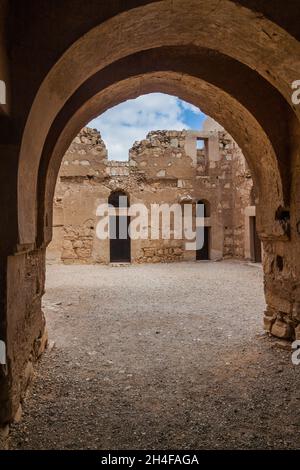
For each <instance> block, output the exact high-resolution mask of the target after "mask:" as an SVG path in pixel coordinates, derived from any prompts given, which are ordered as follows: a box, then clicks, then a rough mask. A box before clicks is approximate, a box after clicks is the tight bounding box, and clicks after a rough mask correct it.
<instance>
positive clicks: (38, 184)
mask: <svg viewBox="0 0 300 470" xmlns="http://www.w3.org/2000/svg"><path fill="white" fill-rule="evenodd" d="M16 3H17V2H15V4H16ZM237 3H238V2H234V1H230V0H224V2H222V5H220V7H219V8H217V9H215V10H214V12H213V14H212V7H211V5H210V3H209V2H204V1H202V2H201V8H199V2H198V0H197V1H195V0H194V1H189V2H188V5H186V9H187V8H188V6H189V11H190V12H191V13H190V14H183V10H182V2H180V1H178V0H166V1H164V2H141V3H140V5H138V2H137V3H135V2H134V3H133V4H132V5H135V8H132V9H129V8H128V11H125V10H126V8H125V7H124V10H122V11H120V9H118V7H114V9H112V11H110V8H109V7H108V10H107V16H104V17H100V18H99V17H97V14H100V13H101V15H102V14H103V11H102V10H103V9H99V8H97V11H96V12H95V14H93V15H91V14H89V15H83V16H82V15H77V16H76V15H75V14H74V11H73V12H72V15H73V16H72V15H71V18H72V17H74V20H75V19H78V24H77V23H76V22H75V21H74V24H73V27H72V28H66V27H61V31H63V34H62V35H61V38H60V41H59V44H58V43H57V42H55V41H54V40H53V41H54V43H52V41H50V40H49V43H48V42H47V41H45V38H47V32H48V34H51V36H49V39H51V38H53V34H52V31H53V27H52V26H51V23H50V20H52V21H54V20H55V22H56V23H57V22H59V21H65V18H66V16H65V15H64V14H63V13H64V10H63V7H62V6H61V4H59V6H57V8H59V9H60V10H59V15H57V16H55V15H53V14H52V13H51V14H50V13H49V12H48V11H46V13H47V14H43V19H44V20H45V23H43V28H42V29H41V27H40V25H39V27H37V25H36V27H32V28H28V30H27V31H26V33H27V34H26V38H25V37H24V38H22V37H17V38H16V40H15V41H14V43H13V45H14V50H13V52H14V55H13V57H15V62H16V63H17V62H18V58H23V57H27V56H26V52H27V54H28V57H30V51H31V49H32V44H36V45H37V49H38V50H37V53H36V54H35V56H36V57H37V58H38V60H39V59H41V60H42V61H43V64H42V63H41V64H39V62H38V61H37V66H36V67H34V68H32V70H30V73H32V79H31V80H30V84H31V85H32V89H31V90H28V86H27V85H28V83H29V80H28V79H24V80H18V83H14V87H13V88H15V87H20V88H16V89H14V90H13V91H14V94H13V96H14V97H18V98H19V99H18V103H19V106H15V107H14V108H15V109H16V110H17V111H18V113H20V114H18V113H17V114H16V115H14V114H13V115H12V117H13V119H12V122H13V123H14V122H15V123H18V126H19V128H17V132H14V134H15V135H16V136H20V137H22V143H21V142H16V145H15V147H14V146H11V145H9V147H8V148H7V155H8V156H9V158H7V159H6V160H7V161H8V162H9V166H8V167H7V170H8V171H7V172H3V175H4V183H5V184H3V185H2V188H1V191H2V192H3V195H4V197H3V201H4V204H3V207H5V208H6V207H7V209H5V210H6V212H5V215H6V218H4V220H7V221H10V222H11V221H13V223H3V224H2V227H1V228H2V230H3V233H4V236H3V237H2V239H3V241H4V243H2V251H3V252H4V254H5V259H4V262H3V263H2V265H3V266H4V267H3V273H4V276H3V279H6V278H7V280H6V281H5V282H4V283H3V285H4V287H3V299H4V300H3V305H5V306H6V305H7V308H6V307H5V313H4V315H3V321H2V323H3V325H4V326H3V329H4V330H5V334H4V335H3V336H4V337H5V338H7V344H8V351H9V352H8V357H9V359H10V364H11V366H10V370H9V374H8V376H7V378H5V379H3V380H2V379H1V388H2V389H3V390H9V391H8V392H4V393H3V396H4V398H3V399H2V400H1V407H0V408H2V409H3V410H4V409H5V413H2V419H1V420H2V421H3V422H7V421H9V420H10V419H11V418H12V416H13V415H14V412H15V411H16V407H17V406H18V397H19V395H20V377H21V375H22V373H23V371H24V370H25V368H26V361H27V358H28V357H30V354H31V353H30V350H31V347H32V344H33V342H34V340H35V338H38V337H39V335H40V334H41V332H42V331H43V328H44V324H43V320H42V314H41V308H40V307H39V305H38V302H37V301H36V298H37V292H38V295H39V296H41V295H42V292H43V281H44V279H43V272H44V266H43V263H44V250H45V246H46V245H47V243H48V242H49V241H50V239H51V231H52V220H51V219H52V200H53V194H54V187H55V182H56V176H57V173H58V168H59V165H60V161H61V158H62V155H63V154H64V152H65V151H66V149H67V147H68V145H69V143H70V141H71V139H72V138H73V137H75V135H76V134H77V132H78V130H79V129H80V128H81V127H82V125H84V123H85V122H87V121H88V120H90V119H91V118H92V117H93V116H96V115H98V114H99V113H101V112H103V110H104V109H107V108H108V107H110V106H113V105H114V104H116V103H117V102H120V101H121V100H124V99H128V97H130V96H135V95H136V94H140V93H142V92H149V91H154V90H156V91H168V92H169V93H172V92H173V93H176V94H177V95H179V94H180V95H181V96H182V97H183V98H184V99H186V100H189V101H191V102H193V103H195V104H199V105H201V103H203V106H201V107H202V109H203V110H204V112H207V114H210V115H212V116H213V117H214V118H216V119H217V120H218V121H219V122H220V123H221V124H222V123H224V124H226V128H228V130H229V131H230V133H231V134H232V135H233V137H234V138H235V140H236V141H237V142H238V143H239V145H240V146H241V148H242V149H243V150H244V153H245V155H246V157H248V158H249V163H251V170H253V175H254V176H256V180H257V188H258V196H259V198H258V199H259V200H258V203H257V209H258V210H257V226H258V228H259V231H260V232H261V233H262V234H263V237H264V246H265V247H266V248H267V249H268V255H267V256H268V260H267V261H268V262H267V263H266V264H265V290H266V295H267V303H268V307H267V315H266V317H265V328H266V329H267V330H268V331H271V330H272V332H273V333H274V334H276V333H277V335H278V332H279V333H280V335H281V337H283V336H284V337H290V336H291V335H294V330H295V326H294V325H295V324H294V323H292V322H290V321H287V322H284V323H282V321H281V320H282V317H283V312H282V305H285V306H287V307H285V308H286V312H284V316H285V317H288V316H289V315H291V312H292V311H293V308H294V307H295V308H296V306H297V302H298V293H297V295H296V294H295V292H296V291H295V289H294V288H293V287H294V280H295V279H298V278H299V266H298V264H297V259H298V258H297V256H295V250H297V251H296V252H298V250H299V248H298V245H299V238H298V235H297V226H296V224H297V223H298V215H299V214H298V206H297V204H296V201H297V198H296V196H295V195H296V194H297V192H298V190H299V186H298V181H299V178H298V177H297V173H296V170H297V169H298V168H299V165H298V161H297V160H298V156H299V150H298V149H299V147H298V145H299V122H298V120H296V115H297V116H298V118H299V116H300V111H299V110H300V108H299V107H298V108H297V109H292V108H293V107H292V103H291V91H292V90H291V83H292V81H293V80H294V79H295V77H297V76H298V68H297V67H298V64H299V60H297V59H298V57H299V44H298V42H297V40H296V37H295V36H294V35H292V34H291V33H290V32H289V31H290V29H289V28H288V27H287V26H286V25H285V22H286V21H287V25H288V23H289V21H288V19H289V18H291V21H292V23H293V24H294V19H295V15H294V14H293V12H292V11H291V10H290V9H287V11H286V12H285V15H284V18H285V19H284V21H282V20H278V18H277V16H278V15H277V12H278V11H279V10H278V9H277V10H276V9H275V8H274V12H272V8H273V7H271V6H270V11H271V13H270V14H268V15H267V14H263V13H262V14H260V7H259V6H258V5H257V9H255V8H253V9H252V8H250V7H246V6H245V7H243V8H239V7H237ZM244 3H247V2H244ZM248 3H249V2H248ZM32 8H34V5H33V6H32ZM49 8H50V7H49ZM52 8H53V5H52ZM77 8H81V2H78V5H77ZM29 10H30V8H29ZM186 11H187V10H186ZM289 12H290V13H289ZM273 13H274V14H273ZM27 16H28V11H26V17H27ZM29 16H30V14H29ZM30 17H31V19H32V21H34V20H36V21H38V20H39V19H40V17H38V15H31V16H30ZM19 18H20V16H19V15H13V14H12V15H11V20H12V21H11V22H12V23H13V21H17V20H18V21H19ZM203 18H205V22H203ZM15 19H16V20H15ZM79 20H80V21H79ZM76 21H77V20H76ZM85 21H90V22H89V23H84V22H85ZM83 23H84V24H83ZM100 23H102V24H100ZM179 23H180V25H181V28H180V31H176V25H178V24H179ZM24 24H25V23H24ZM26 24H27V23H26ZM76 25H77V26H76ZM279 25H281V27H279ZM18 30H19V28H18ZM41 30H42V31H43V34H42V36H43V37H41V38H39V34H40V31H41ZM116 30H117V31H118V34H115V31H116ZM20 31H23V29H22V28H21V29H20ZM228 31H230V34H228ZM291 31H293V29H292V28H291ZM20 34H21V33H20ZM24 36H25V35H24ZM241 38H242V41H241ZM272 38H277V41H275V40H272ZM22 39H24V40H22ZM25 39H26V40H25ZM42 39H43V40H44V41H45V42H44V44H47V48H46V49H44V50H43V49H42V48H41V50H39V48H38V46H39V45H40V44H41V47H42V45H43V41H42ZM99 44H100V45H101V47H99ZM18 45H20V46H19V47H21V46H22V48H23V49H22V50H18V49H17V47H18ZM50 46H51V47H50ZM58 46H59V47H58ZM26 47H27V50H28V51H27V50H26ZM15 49H17V50H15ZM45 51H51V53H49V56H48V58H47V54H45V53H44V52H45ZM274 55H275V56H276V60H274ZM82 58H84V60H81V59H82ZM47 59H48V60H47ZM54 61H56V63H54ZM80 61H81V62H80ZM19 62H20V64H19V65H20V72H21V73H20V76H22V67H23V68H24V72H25V71H26V73H25V78H26V77H27V78H28V76H27V73H28V65H27V62H28V61H26V60H19ZM282 63H284V64H285V67H279V66H278V64H282ZM17 65H18V63H17ZM14 70H16V71H18V68H16V69H14ZM227 72H228V73H227ZM46 73H47V76H46ZM35 74H36V76H35ZM22 87H23V88H24V90H22ZM38 87H39V89H38ZM29 91H30V92H29ZM23 95H24V96H23ZM22 97H23V98H24V100H23V101H20V98H22ZM25 98H26V99H25ZM262 98H263V99H262ZM23 103H24V105H23ZM294 108H295V107H294ZM15 109H14V110H13V111H14V112H16V111H15ZM29 110H30V114H29ZM294 113H295V116H294ZM278 116H282V117H283V118H282V119H280V120H278ZM25 122H26V127H25V129H23V128H22V123H25ZM4 128H5V130H6V127H4ZM33 136H34V138H33ZM3 141H4V142H5V144H6V143H7V142H8V140H7V137H6V135H5V137H4V140H3ZM11 155H13V158H11ZM14 162H19V167H18V168H14V167H13V163H14ZM293 174H295V177H294V178H293ZM8 176H9V177H8ZM10 182H11V183H12V184H10ZM16 182H17V184H16ZM293 185H294V186H293ZM291 188H293V191H291ZM7 201H9V204H7ZM261 201H263V205H262V204H261ZM280 206H282V207H286V206H287V207H288V208H289V209H290V212H291V224H292V238H291V239H290V238H289V234H288V233H286V232H285V230H284V227H283V224H280V221H278V220H277V219H276V218H275V217H274V215H275V213H276V210H277V209H278V207H280ZM283 242H284V243H283ZM30 250H34V252H33V256H34V262H32V263H30V261H28V260H27V258H30V256H31V254H30V255H28V254H27V253H28V252H29V251H30ZM17 251H18V256H11V257H10V258H9V261H8V262H7V260H6V257H7V256H8V255H14V254H15V253H16V252H17ZM276 256H283V257H284V260H286V261H287V263H286V266H287V267H286V269H285V271H284V273H285V276H282V272H281V271H282V270H278V269H277V268H276V264H275V263H274V260H276ZM26 261H28V262H27V265H26ZM32 266H33V267H32ZM22 269H23V271H24V273H26V275H25V274H24V276H22V275H21V274H20V273H23V271H22ZM26 269H27V270H26ZM34 269H35V271H36V273H37V274H36V277H37V283H36V286H33V284H32V292H31V291H30V290H29V288H28V282H27V280H28V272H30V270H32V271H34ZM34 275H35V272H33V274H32V275H31V276H30V278H31V279H34ZM17 279H18V282H19V284H18V293H19V295H18V296H16V295H15V289H16V285H17V284H16V280H17ZM6 285H7V286H10V285H11V286H13V287H12V288H11V289H10V290H9V288H8V287H6ZM279 286H280V289H279ZM6 289H7V290H8V292H6V291H5V290H6ZM23 291H24V292H26V297H25V294H22V292H23ZM20 293H21V294H20ZM274 293H275V294H276V295H274ZM22 295H24V298H28V299H29V300H28V302H23V301H22V302H21V300H22ZM31 298H32V299H34V303H32V302H31V300H30V299H31ZM7 299H9V301H7ZM281 300H283V302H282V301H281ZM296 301H297V302H296ZM28 305H29V307H28V308H29V310H30V311H26V308H27V306H28ZM33 306H34V308H33ZM277 316H278V321H277V325H276V328H273V324H274V322H275V319H276V318H277ZM16 318H17V319H18V321H15V319H16ZM28 318H30V322H27V321H25V319H28ZM288 320H290V319H288ZM16 325H21V327H20V329H19V330H18V329H17V328H16ZM291 325H292V326H291ZM25 327H26V328H27V330H26V329H25ZM20 331H21V332H22V334H20ZM22 344H24V346H23V350H22V349H21V347H22ZM21 352H22V354H21ZM18 358H24V360H23V361H20V360H19V359H18ZM2 383H3V387H2ZM11 390H12V391H11ZM12 399H13V400H12ZM2 402H4V403H5V406H2ZM6 402H7V403H8V405H6Z"/></svg>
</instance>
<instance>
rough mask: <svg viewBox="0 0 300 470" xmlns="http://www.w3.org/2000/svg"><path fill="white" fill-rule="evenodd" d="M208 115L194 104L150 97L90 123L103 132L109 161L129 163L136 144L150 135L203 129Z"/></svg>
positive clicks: (137, 99)
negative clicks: (161, 132)
mask: <svg viewBox="0 0 300 470" xmlns="http://www.w3.org/2000/svg"><path fill="white" fill-rule="evenodd" d="M205 118H206V115H205V114H204V113H202V112H201V111H200V110H199V109H198V108H196V107H195V106H194V105H192V104H190V103H186V102H185V101H182V100H180V99H179V98H177V97H176V96H171V95H166V94H164V93H149V94H148V95H141V96H139V97H138V98H136V99H134V100H128V101H125V102H124V103H121V104H119V105H118V106H115V107H114V108H111V109H109V110H107V111H106V112H105V113H103V114H102V115H101V116H99V117H97V118H96V119H93V121H91V122H90V123H88V126H89V127H92V128H96V129H98V130H99V131H100V133H101V136H102V138H103V140H104V142H105V144H106V147H107V150H108V158H109V160H128V151H129V149H130V147H132V145H133V143H134V141H136V140H142V139H145V137H146V135H147V133H148V132H149V131H154V130H164V129H167V130H182V129H201V128H202V123H203V121H204V119H205Z"/></svg>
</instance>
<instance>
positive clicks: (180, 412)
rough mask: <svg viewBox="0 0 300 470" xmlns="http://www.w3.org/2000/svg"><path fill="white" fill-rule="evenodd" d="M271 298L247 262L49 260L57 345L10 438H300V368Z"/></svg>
mask: <svg viewBox="0 0 300 470" xmlns="http://www.w3.org/2000/svg"><path fill="white" fill-rule="evenodd" d="M264 306H265V305H264V298H263V290H262V272H261V269H260V268H259V267H258V266H251V265H248V264H246V263H240V262H233V261H228V262H224V261H223V262H217V263H214V262H201V263H176V264H160V265H144V266H127V267H108V266H63V265H52V266H49V267H48V270H47V290H46V294H45V296H44V311H45V314H46V317H47V322H48V330H49V337H50V347H49V349H48V351H47V352H46V353H45V354H44V356H43V358H42V360H41V361H40V363H39V365H38V367H37V371H36V377H35V380H34V383H33V386H32V387H31V390H30V391H29V394H28V397H27V400H26V402H25V405H24V412H23V419H22V421H21V422H20V423H19V424H14V425H13V426H12V431H11V437H10V447H11V448H13V449H140V448H142V449H167V448H177V449H189V448H191V449H192V448H194V449H207V448H213V449H218V448H230V449H232V448H234V449H236V448H242V449H245V448H251V449H259V448H268V449H272V448H299V447H300V428H299V425H300V415H299V409H300V406H299V405H300V394H299V385H300V366H293V365H292V362H291V352H290V351H288V350H285V349H282V348H281V347H280V346H282V343H279V342H278V341H275V340H274V339H271V338H269V337H268V336H267V335H265V334H263V332H262V326H261V323H262V312H263V310H264ZM53 342H55V344H54V345H53ZM283 346H284V344H283Z"/></svg>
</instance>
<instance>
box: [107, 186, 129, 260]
mask: <svg viewBox="0 0 300 470" xmlns="http://www.w3.org/2000/svg"><path fill="white" fill-rule="evenodd" d="M108 203H109V204H110V205H111V206H113V207H115V210H116V214H114V215H110V216H109V242H110V262H111V263H130V261H131V253H130V251H131V250H130V248H131V247H130V236H129V233H128V227H129V224H130V217H129V216H127V215H124V214H122V212H121V211H122V210H123V211H124V208H125V209H126V208H128V207H129V201H128V197H127V195H126V194H125V193H124V192H122V191H114V192H113V193H111V194H110V196H109V198H108ZM120 212H121V213H120Z"/></svg>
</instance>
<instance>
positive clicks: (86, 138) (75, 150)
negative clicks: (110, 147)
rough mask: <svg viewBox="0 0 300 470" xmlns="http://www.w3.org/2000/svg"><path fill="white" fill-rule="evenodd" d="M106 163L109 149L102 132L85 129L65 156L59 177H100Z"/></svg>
mask: <svg viewBox="0 0 300 470" xmlns="http://www.w3.org/2000/svg"><path fill="white" fill-rule="evenodd" d="M106 162H107V149H106V146H105V143H104V142H103V140H102V138H101V135H100V132H98V131H97V130H96V129H91V128H89V127H84V128H83V129H81V131H80V132H79V134H78V135H77V136H76V137H75V139H74V140H73V142H72V143H71V145H70V147H69V148H68V150H67V152H66V154H65V155H64V158H63V160H62V164H61V168H60V173H59V176H60V177H76V176H100V175H101V174H103V172H104V171H105V166H106Z"/></svg>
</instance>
